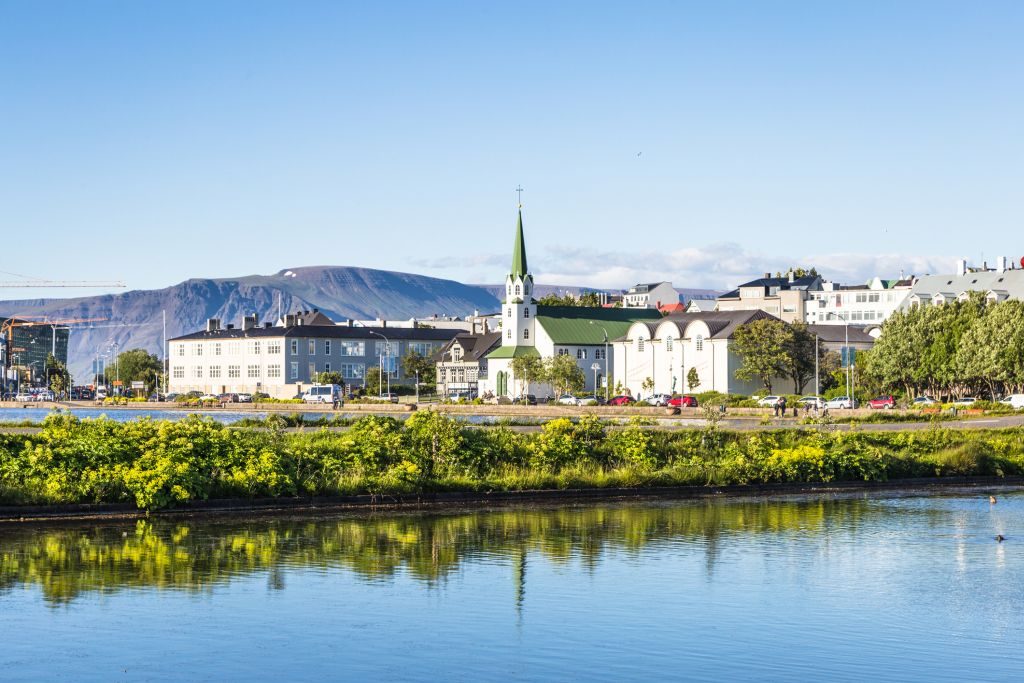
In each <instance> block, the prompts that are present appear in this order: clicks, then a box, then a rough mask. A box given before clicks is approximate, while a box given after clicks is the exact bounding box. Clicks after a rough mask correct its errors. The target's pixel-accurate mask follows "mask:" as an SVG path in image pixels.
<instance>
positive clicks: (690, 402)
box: [668, 396, 697, 408]
mask: <svg viewBox="0 0 1024 683" xmlns="http://www.w3.org/2000/svg"><path fill="white" fill-rule="evenodd" d="M668 405H669V406H671V407H672V408H696V407H697V399H695V398H694V397H693V396H673V397H672V398H670V399H669V400H668Z"/></svg>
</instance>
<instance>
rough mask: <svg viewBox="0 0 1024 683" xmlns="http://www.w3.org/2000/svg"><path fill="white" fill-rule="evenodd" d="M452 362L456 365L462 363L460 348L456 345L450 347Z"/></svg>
mask: <svg viewBox="0 0 1024 683" xmlns="http://www.w3.org/2000/svg"><path fill="white" fill-rule="evenodd" d="M452 360H453V361H455V362H456V363H461V362H462V347H461V346H459V345H458V344H456V345H455V346H453V347H452Z"/></svg>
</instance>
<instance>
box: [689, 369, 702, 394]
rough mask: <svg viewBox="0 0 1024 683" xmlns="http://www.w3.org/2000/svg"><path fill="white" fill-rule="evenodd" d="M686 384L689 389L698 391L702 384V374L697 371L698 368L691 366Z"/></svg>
mask: <svg viewBox="0 0 1024 683" xmlns="http://www.w3.org/2000/svg"><path fill="white" fill-rule="evenodd" d="M686 386H687V391H696V389H697V387H699V386H700V374H699V373H698V372H697V368H690V371H689V372H688V373H686Z"/></svg>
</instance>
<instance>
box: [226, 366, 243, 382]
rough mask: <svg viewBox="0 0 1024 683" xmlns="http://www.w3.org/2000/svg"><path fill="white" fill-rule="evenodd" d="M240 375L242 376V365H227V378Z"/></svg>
mask: <svg viewBox="0 0 1024 683" xmlns="http://www.w3.org/2000/svg"><path fill="white" fill-rule="evenodd" d="M241 376H242V366H241V365H229V366H228V378H229V379H238V378H239V377H241Z"/></svg>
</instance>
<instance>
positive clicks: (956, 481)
mask: <svg viewBox="0 0 1024 683" xmlns="http://www.w3.org/2000/svg"><path fill="white" fill-rule="evenodd" d="M957 489H978V490H979V493H981V494H987V493H988V491H990V490H996V489H998V490H1006V489H1014V490H1017V489H1024V476H1008V477H993V476H977V477H972V476H959V477H934V478H923V477H919V478H914V479H895V480H891V481H877V482H871V481H834V482H790V483H776V484H747V485H736V486H665V487H650V488H587V489H533V490H523V491H494V492H475V491H445V492H435V493H417V494H374V495H370V494H364V495H357V496H316V497H308V498H251V499H250V498H227V499H212V500H204V501H195V502H192V503H189V504H186V505H183V506H181V507H177V508H166V509H161V510H153V511H149V512H147V511H145V510H139V509H138V508H137V507H135V506H134V505H132V504H130V503H118V504H114V503H110V504H102V503H100V504H90V503H84V504H72V505H26V506H17V505H4V506H0V529H2V528H3V527H4V526H6V525H9V524H47V523H53V522H84V521H117V520H135V519H148V518H153V517H159V518H174V517H197V518H217V517H233V516H247V517H273V516H278V515H296V514H299V515H303V516H315V515H321V514H325V513H327V514H335V513H346V512H351V513H359V514H373V513H376V512H420V511H435V512H450V511H455V510H488V509H494V508H509V507H527V506H537V505H543V504H545V503H554V504H557V505H558V506H572V505H579V504H588V503H609V502H623V501H652V500H680V501H692V500H701V499H712V498H715V499H737V498H757V499H763V500H771V499H775V498H782V497H786V496H794V495H818V496H828V495H844V494H855V493H871V492H887V493H908V494H914V493H920V494H926V493H940V492H943V491H952V490H957Z"/></svg>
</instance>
